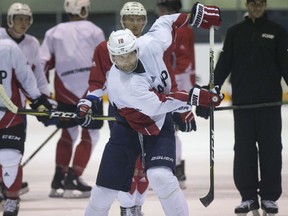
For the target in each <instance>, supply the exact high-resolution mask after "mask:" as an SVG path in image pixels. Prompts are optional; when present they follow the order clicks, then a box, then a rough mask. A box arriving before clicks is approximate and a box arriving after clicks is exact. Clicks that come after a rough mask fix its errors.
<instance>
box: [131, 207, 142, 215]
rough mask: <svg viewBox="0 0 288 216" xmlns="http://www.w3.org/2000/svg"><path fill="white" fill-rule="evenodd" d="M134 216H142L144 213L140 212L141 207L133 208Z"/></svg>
mask: <svg viewBox="0 0 288 216" xmlns="http://www.w3.org/2000/svg"><path fill="white" fill-rule="evenodd" d="M132 208H134V215H135V216H144V213H143V212H142V211H141V208H142V206H133V207H132Z"/></svg>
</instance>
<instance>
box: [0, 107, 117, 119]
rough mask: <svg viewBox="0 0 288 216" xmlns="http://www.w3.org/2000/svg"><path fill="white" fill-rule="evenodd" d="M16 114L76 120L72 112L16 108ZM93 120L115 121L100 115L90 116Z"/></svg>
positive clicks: (5, 109) (3, 109)
mask: <svg viewBox="0 0 288 216" xmlns="http://www.w3.org/2000/svg"><path fill="white" fill-rule="evenodd" d="M0 111H10V110H9V108H6V107H0ZM11 112H12V111H11ZM16 114H19V115H34V116H49V117H50V118H53V117H55V118H77V114H76V113H74V112H63V111H56V110H52V111H38V110H33V109H25V108H18V109H17V111H16ZM92 119H93V120H108V121H115V118H114V117H110V116H102V115H92Z"/></svg>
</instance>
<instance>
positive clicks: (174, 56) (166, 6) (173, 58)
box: [156, 0, 196, 189]
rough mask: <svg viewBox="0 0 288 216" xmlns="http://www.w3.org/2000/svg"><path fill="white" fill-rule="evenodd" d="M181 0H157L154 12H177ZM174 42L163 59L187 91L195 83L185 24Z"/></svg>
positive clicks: (181, 172)
mask: <svg viewBox="0 0 288 216" xmlns="http://www.w3.org/2000/svg"><path fill="white" fill-rule="evenodd" d="M181 8H182V3H181V0H158V2H157V9H156V13H157V15H158V16H163V15H167V14H174V13H179V12H180V10H181ZM175 35H176V37H175V40H174V43H173V44H172V45H171V46H170V47H169V49H168V50H167V51H166V52H165V53H164V61H165V63H166V65H167V68H168V70H170V72H171V73H173V74H174V75H175V80H176V84H177V88H178V89H179V90H185V91H189V90H190V89H191V88H192V87H193V86H194V85H195V80H196V79H195V78H196V76H195V52H194V33H193V31H192V29H191V28H190V27H189V26H188V25H187V26H184V27H182V28H179V29H177V30H176V32H175ZM175 138H176V176H177V178H178V181H179V183H180V187H181V189H185V188H186V184H185V181H186V175H185V160H183V159H182V143H181V140H180V138H179V136H177V132H176V135H175Z"/></svg>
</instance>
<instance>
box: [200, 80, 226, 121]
mask: <svg viewBox="0 0 288 216" xmlns="http://www.w3.org/2000/svg"><path fill="white" fill-rule="evenodd" d="M202 89H206V90H207V91H208V89H209V87H208V86H202ZM212 92H213V93H216V94H218V95H220V98H221V101H222V100H223V98H224V95H223V94H220V88H219V86H215V88H214V89H212ZM195 112H196V115H197V116H199V117H202V118H204V119H208V118H209V116H210V106H208V107H206V106H201V105H199V106H197V107H196V110H195Z"/></svg>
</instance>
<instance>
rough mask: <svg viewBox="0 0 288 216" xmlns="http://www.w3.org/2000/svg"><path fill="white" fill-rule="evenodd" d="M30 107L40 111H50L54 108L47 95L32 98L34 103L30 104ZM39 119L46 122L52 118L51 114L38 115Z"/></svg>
mask: <svg viewBox="0 0 288 216" xmlns="http://www.w3.org/2000/svg"><path fill="white" fill-rule="evenodd" d="M30 107H31V108H32V109H35V110H38V111H50V110H51V109H52V105H51V103H50V102H49V100H48V98H47V96H46V95H41V96H40V97H38V98H36V99H35V100H32V103H31V104H30ZM36 118H37V120H38V121H40V122H42V123H44V124H45V122H47V121H49V120H50V117H49V116H36Z"/></svg>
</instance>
